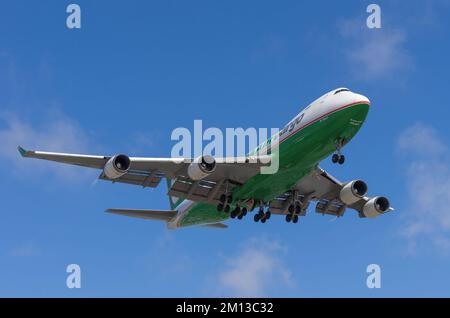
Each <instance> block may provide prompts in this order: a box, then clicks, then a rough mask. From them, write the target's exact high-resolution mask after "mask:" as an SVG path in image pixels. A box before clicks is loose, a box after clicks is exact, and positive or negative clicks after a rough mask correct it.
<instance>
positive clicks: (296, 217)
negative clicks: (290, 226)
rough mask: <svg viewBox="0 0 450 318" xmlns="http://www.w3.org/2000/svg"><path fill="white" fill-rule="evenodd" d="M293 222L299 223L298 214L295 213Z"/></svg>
mask: <svg viewBox="0 0 450 318" xmlns="http://www.w3.org/2000/svg"><path fill="white" fill-rule="evenodd" d="M292 222H293V223H297V222H298V215H294V217H293V219H292Z"/></svg>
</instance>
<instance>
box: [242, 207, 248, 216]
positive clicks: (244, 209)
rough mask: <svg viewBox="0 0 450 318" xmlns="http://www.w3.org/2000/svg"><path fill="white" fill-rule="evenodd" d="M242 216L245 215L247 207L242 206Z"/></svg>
mask: <svg viewBox="0 0 450 318" xmlns="http://www.w3.org/2000/svg"><path fill="white" fill-rule="evenodd" d="M241 214H242V216H246V215H247V208H242V213H241Z"/></svg>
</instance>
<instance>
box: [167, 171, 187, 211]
mask: <svg viewBox="0 0 450 318" xmlns="http://www.w3.org/2000/svg"><path fill="white" fill-rule="evenodd" d="M166 181H167V191H170V188H171V187H172V185H173V183H174V181H173V180H172V179H169V178H166ZM181 202H183V199H182V198H178V197H174V196H171V195H169V204H170V209H172V210H176V209H177V206H179V205H180V204H181Z"/></svg>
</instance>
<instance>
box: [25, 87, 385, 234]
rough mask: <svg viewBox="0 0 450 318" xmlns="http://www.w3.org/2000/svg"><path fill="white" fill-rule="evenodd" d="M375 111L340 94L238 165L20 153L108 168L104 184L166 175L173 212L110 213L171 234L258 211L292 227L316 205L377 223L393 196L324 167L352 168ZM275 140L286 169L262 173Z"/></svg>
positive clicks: (259, 217) (146, 181)
mask: <svg viewBox="0 0 450 318" xmlns="http://www.w3.org/2000/svg"><path fill="white" fill-rule="evenodd" d="M369 108H370V100H369V99H368V98H367V97H365V96H363V95H361V94H357V93H354V92H352V91H350V90H349V89H348V88H343V87H342V88H338V89H334V90H332V91H330V92H328V93H326V94H324V95H323V96H321V97H319V98H318V99H316V100H315V101H313V102H312V103H311V104H310V105H309V106H308V107H306V108H305V109H304V110H302V111H301V112H300V113H299V114H298V115H297V116H295V117H294V118H293V119H292V120H290V121H289V122H288V123H287V124H286V125H285V126H284V128H283V129H281V130H280V131H279V133H277V134H275V135H273V136H271V137H270V138H269V139H268V140H267V141H265V142H264V143H262V144H261V145H259V146H258V147H257V148H256V149H255V150H254V151H252V152H250V153H249V154H248V155H247V157H245V158H243V159H244V160H237V161H233V162H229V161H228V160H226V158H213V157H212V156H208V155H203V156H199V157H197V158H141V157H129V156H127V155H124V154H117V155H114V156H93V155H80V154H69V153H55V152H44V151H30V150H25V149H24V148H22V147H20V146H19V147H18V150H19V152H20V154H21V155H22V157H26V158H38V159H45V160H51V161H56V162H60V163H65V164H71V165H78V166H83V167H89V168H95V169H100V170H102V171H101V173H100V175H99V177H98V178H99V179H101V180H107V181H112V182H121V183H126V184H132V185H138V186H142V187H144V188H146V187H150V188H155V187H157V186H158V185H159V183H160V181H161V180H162V179H164V178H165V179H166V184H167V189H168V193H167V194H168V196H169V202H170V210H135V209H107V210H106V211H107V212H110V213H115V214H119V215H124V216H130V217H137V218H143V219H150V220H160V221H164V222H166V226H167V228H169V229H177V228H184V227H188V226H194V225H197V226H206V227H213V228H226V227H228V226H227V225H226V224H224V223H223V222H224V221H226V220H229V219H230V218H232V219H235V218H237V219H239V220H240V219H242V218H243V217H245V216H246V215H247V213H248V212H250V211H252V210H254V209H255V208H258V211H257V212H256V213H255V214H254V217H253V219H254V221H255V222H260V223H265V222H266V221H267V220H269V219H270V217H271V215H284V216H285V220H286V222H288V223H297V222H298V221H299V217H300V216H305V215H306V211H307V209H308V207H309V205H310V203H311V202H314V203H315V204H316V206H315V211H316V212H317V213H320V214H323V215H325V214H327V215H333V216H336V217H341V216H343V215H344V212H345V211H346V209H347V208H350V209H353V210H355V211H356V212H357V213H358V216H359V217H361V218H374V217H378V216H380V215H383V214H385V213H387V212H390V211H393V210H394V209H393V208H392V207H391V206H390V202H389V200H388V199H387V198H386V197H384V196H375V197H369V196H367V195H366V194H367V190H368V187H367V184H366V183H365V182H364V181H362V180H353V181H349V182H340V181H339V180H337V179H336V178H334V177H333V176H332V175H330V174H329V173H327V172H326V171H325V170H324V169H322V168H321V167H320V166H319V162H321V161H322V160H324V159H325V158H327V157H328V156H330V155H331V160H332V162H333V163H338V164H343V163H344V161H345V156H344V155H343V154H342V148H343V147H344V146H345V145H347V144H348V142H349V141H350V140H351V139H352V138H353V137H354V136H355V135H356V134H357V132H358V131H359V129H360V128H361V126H362V124H363V123H364V121H365V119H366V116H367V114H368V112H369ZM271 143H273V144H275V143H276V144H277V147H278V149H277V155H278V160H279V167H278V171H277V172H276V173H274V174H263V173H261V168H262V167H264V166H267V165H268V164H269V163H270V162H271V160H272V159H273V156H274V155H275V154H274V153H272V152H271V149H270V148H271V147H270V146H271ZM262 148H265V149H266V150H268V151H267V152H266V153H267V154H266V155H265V157H266V159H269V160H249V159H251V158H254V157H255V156H256V157H257V158H258V154H259V153H261V150H262ZM262 157H263V156H261V158H262ZM261 158H260V159H261ZM263 161H264V162H263Z"/></svg>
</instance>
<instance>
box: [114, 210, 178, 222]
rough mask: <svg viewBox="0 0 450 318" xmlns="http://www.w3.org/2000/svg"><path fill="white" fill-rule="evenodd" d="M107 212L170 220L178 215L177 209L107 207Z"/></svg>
mask: <svg viewBox="0 0 450 318" xmlns="http://www.w3.org/2000/svg"><path fill="white" fill-rule="evenodd" d="M106 212H109V213H114V214H120V215H125V216H131V217H135V218H141V219H148V220H159V221H166V222H169V221H170V220H171V219H172V218H173V217H175V216H176V215H177V211H171V210H169V211H162V210H131V209H107V210H106Z"/></svg>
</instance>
